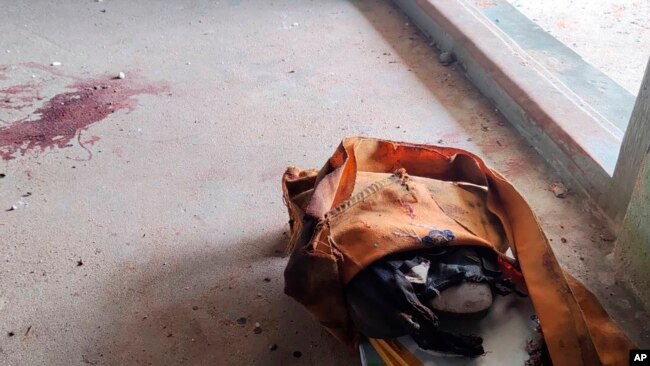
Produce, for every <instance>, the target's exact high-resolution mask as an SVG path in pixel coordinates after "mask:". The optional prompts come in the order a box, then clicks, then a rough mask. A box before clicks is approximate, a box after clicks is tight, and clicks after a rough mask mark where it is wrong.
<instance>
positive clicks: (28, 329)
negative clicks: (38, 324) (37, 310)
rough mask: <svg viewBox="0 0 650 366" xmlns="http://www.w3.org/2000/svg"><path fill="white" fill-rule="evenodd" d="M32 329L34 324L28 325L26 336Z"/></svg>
mask: <svg viewBox="0 0 650 366" xmlns="http://www.w3.org/2000/svg"><path fill="white" fill-rule="evenodd" d="M30 330H32V326H31V325H30V326H29V327H27V331H26V332H25V337H27V335H28V334H29V331H30Z"/></svg>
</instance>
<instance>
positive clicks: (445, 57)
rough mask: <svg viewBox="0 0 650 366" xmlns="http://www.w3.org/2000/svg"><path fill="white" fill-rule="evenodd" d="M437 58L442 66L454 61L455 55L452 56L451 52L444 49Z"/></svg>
mask: <svg viewBox="0 0 650 366" xmlns="http://www.w3.org/2000/svg"><path fill="white" fill-rule="evenodd" d="M438 59H439V60H440V64H441V65H442V66H449V65H451V64H453V63H454V62H455V61H456V56H454V54H453V53H451V52H446V51H445V52H443V53H441V54H440V57H438Z"/></svg>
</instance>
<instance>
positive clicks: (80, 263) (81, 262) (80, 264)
mask: <svg viewBox="0 0 650 366" xmlns="http://www.w3.org/2000/svg"><path fill="white" fill-rule="evenodd" d="M83 265H84V262H83V261H82V260H81V259H79V260H78V261H77V267H81V266H83Z"/></svg>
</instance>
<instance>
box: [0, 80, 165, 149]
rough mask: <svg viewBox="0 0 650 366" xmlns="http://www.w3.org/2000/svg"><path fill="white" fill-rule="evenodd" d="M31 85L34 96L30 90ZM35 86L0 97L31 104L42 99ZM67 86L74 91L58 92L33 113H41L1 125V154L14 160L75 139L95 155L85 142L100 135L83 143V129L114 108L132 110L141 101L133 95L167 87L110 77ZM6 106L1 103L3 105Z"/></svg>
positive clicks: (16, 88)
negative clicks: (12, 96) (7, 124)
mask: <svg viewBox="0 0 650 366" xmlns="http://www.w3.org/2000/svg"><path fill="white" fill-rule="evenodd" d="M30 88H31V90H32V94H31V96H30V95H29V93H28V91H29V90H30ZM34 88H35V86H34V85H17V86H13V87H9V88H7V89H4V90H0V96H1V95H5V96H6V95H11V94H19V95H21V97H20V98H21V99H20V100H21V101H23V102H27V103H28V102H32V101H33V99H34V98H36V99H38V98H40V96H39V94H38V91H34ZM68 88H70V89H74V91H70V92H66V93H61V94H57V95H55V96H54V97H52V98H51V99H50V100H48V101H47V102H45V104H44V105H43V106H42V107H41V108H38V109H37V110H36V111H34V113H33V115H35V116H38V117H37V118H36V119H32V120H27V118H24V119H21V120H18V121H14V122H12V123H11V124H9V126H7V127H2V128H0V156H1V157H2V159H3V160H11V159H14V158H15V157H16V155H17V154H20V155H25V153H27V152H35V153H42V152H44V151H46V150H47V149H53V148H65V147H69V146H72V144H71V142H72V140H73V139H75V138H76V139H77V141H78V143H79V144H80V146H81V147H83V148H84V149H86V150H87V151H88V153H89V157H90V156H92V155H91V154H90V151H89V150H88V149H87V148H86V147H85V146H84V143H88V144H90V145H92V144H93V143H95V142H97V141H98V140H99V137H97V136H92V137H91V138H90V139H89V140H87V141H84V142H82V140H81V133H82V131H84V130H87V129H88V127H89V126H91V125H92V124H93V123H96V122H98V121H101V120H103V119H104V118H106V117H107V116H108V115H110V114H111V113H114V112H115V111H118V110H121V109H126V110H127V111H128V112H130V111H132V110H133V109H134V108H135V106H136V105H137V102H138V101H137V99H136V98H134V96H136V95H140V94H158V93H161V92H163V91H166V90H167V87H166V86H164V85H150V84H142V83H141V84H138V83H137V81H135V82H127V80H114V79H110V78H100V79H85V80H78V81H76V82H75V83H74V84H72V85H70V86H69V87H68ZM30 98H31V99H30ZM5 107H6V105H3V104H2V103H0V108H5ZM20 108H22V107H20ZM20 108H19V109H20Z"/></svg>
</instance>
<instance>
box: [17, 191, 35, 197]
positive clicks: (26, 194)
mask: <svg viewBox="0 0 650 366" xmlns="http://www.w3.org/2000/svg"><path fill="white" fill-rule="evenodd" d="M31 195H32V192H27V193H25V194H23V195H22V196H20V197H29V196H31Z"/></svg>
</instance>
